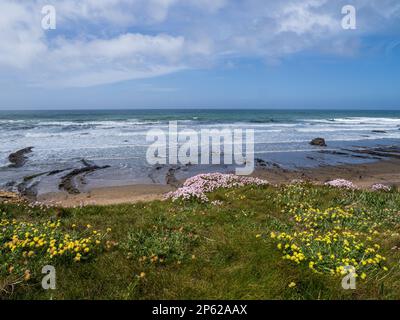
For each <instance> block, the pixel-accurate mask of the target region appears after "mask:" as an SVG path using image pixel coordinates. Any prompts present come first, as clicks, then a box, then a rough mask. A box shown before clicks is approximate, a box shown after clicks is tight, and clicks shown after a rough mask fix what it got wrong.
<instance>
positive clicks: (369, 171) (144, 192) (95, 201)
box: [37, 159, 400, 207]
mask: <svg viewBox="0 0 400 320" xmlns="http://www.w3.org/2000/svg"><path fill="white" fill-rule="evenodd" d="M253 176H256V177H259V178H262V179H266V180H268V181H269V182H271V183H273V184H278V185H279V184H285V183H289V182H290V181H292V180H293V179H302V180H305V181H310V182H313V183H317V184H322V183H324V182H326V181H329V180H332V179H337V178H342V179H347V180H350V181H353V182H354V183H355V184H356V185H357V186H359V187H361V188H368V187H370V186H371V185H373V184H375V183H382V184H386V185H394V186H400V160H399V159H394V160H387V161H379V162H374V163H367V164H357V165H340V166H324V167H318V168H312V169H301V170H296V171H290V170H285V169H281V168H258V169H256V170H255V172H254V174H253ZM172 190H174V188H173V187H172V186H168V185H159V184H151V185H150V184H149V185H131V186H120V187H103V188H96V189H93V190H91V191H90V192H88V193H81V194H78V195H71V194H68V193H66V192H55V193H48V194H44V195H41V196H39V197H38V199H37V200H38V201H39V202H41V203H45V204H50V205H58V206H63V207H74V206H86V205H111V204H121V203H135V202H139V201H151V200H159V199H162V198H163V195H164V194H165V193H167V192H169V191H172Z"/></svg>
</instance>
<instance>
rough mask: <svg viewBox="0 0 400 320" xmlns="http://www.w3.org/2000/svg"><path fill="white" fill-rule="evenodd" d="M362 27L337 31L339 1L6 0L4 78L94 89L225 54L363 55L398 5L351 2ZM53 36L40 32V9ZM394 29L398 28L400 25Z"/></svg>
mask: <svg viewBox="0 0 400 320" xmlns="http://www.w3.org/2000/svg"><path fill="white" fill-rule="evenodd" d="M353 2H354V5H355V6H356V8H358V9H359V12H358V13H359V15H361V16H359V21H360V24H361V28H359V30H357V32H353V33H349V32H346V31H344V30H342V29H341V28H340V19H341V14H340V11H341V7H342V5H344V4H347V3H345V2H344V1H342V0H337V1H327V0H303V1H299V0H282V1H265V0H246V1H228V0H103V1H100V0H57V1H55V0H31V1H23V0H14V1H12V0H2V1H1V3H0V13H1V18H0V43H1V45H0V74H1V73H3V74H10V72H12V73H13V74H15V75H16V77H17V78H18V77H19V79H20V81H21V82H22V81H26V82H27V83H30V84H33V85H46V86H47V85H49V84H52V85H57V86H93V85H99V84H105V83H113V82H117V81H123V80H129V79H139V78H148V77H154V76H159V75H163V74H168V73H171V72H176V71H179V70H183V69H187V68H201V67H205V66H209V65H213V64H215V63H218V61H219V59H227V57H228V58H229V57H256V58H261V59H264V60H267V61H279V59H281V58H282V57H285V56H287V55H291V54H294V53H297V52H301V51H303V50H308V49H312V50H317V51H320V52H330V53H335V54H339V55H348V54H352V53H354V52H356V51H357V48H358V44H359V43H360V41H361V38H362V36H363V35H365V34H367V35H368V34H373V33H374V32H378V31H379V29H382V28H385V26H388V25H392V24H393V21H397V20H398V18H399V14H400V5H399V3H398V1H396V0H380V1H378V0H355V1H353ZM45 4H53V5H55V7H56V10H57V19H58V20H57V22H58V29H57V31H55V32H54V31H44V30H42V29H41V21H40V20H41V15H40V11H41V7H42V6H43V5H45ZM397 22H398V21H397Z"/></svg>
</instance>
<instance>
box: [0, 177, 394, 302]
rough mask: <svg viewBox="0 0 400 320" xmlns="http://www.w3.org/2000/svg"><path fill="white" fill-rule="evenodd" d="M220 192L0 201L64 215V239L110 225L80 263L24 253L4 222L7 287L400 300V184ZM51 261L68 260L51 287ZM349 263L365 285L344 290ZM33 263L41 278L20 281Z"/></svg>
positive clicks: (19, 218) (23, 216)
mask: <svg viewBox="0 0 400 320" xmlns="http://www.w3.org/2000/svg"><path fill="white" fill-rule="evenodd" d="M209 198H210V200H211V202H210V203H203V204H201V203H197V202H180V201H178V202H171V201H154V202H149V203H137V204H134V205H114V206H105V207H100V206H89V207H83V208H71V209H41V208H30V207H28V206H24V205H10V204H8V205H6V204H0V212H2V215H3V216H2V219H3V224H4V223H5V222H4V221H13V219H15V223H16V224H17V225H22V226H24V227H25V226H26V223H30V224H31V225H30V227H31V228H36V227H38V228H39V227H40V228H45V226H46V223H47V224H50V225H51V223H54V224H55V225H51V227H55V228H56V229H57V230H56V231H55V233H54V236H55V237H56V238H57V241H60V239H64V237H65V235H66V234H70V237H71V238H74V240H76V239H80V240H82V239H85V238H87V237H89V233H90V232H92V231H93V230H97V232H98V233H100V236H97V235H95V236H96V237H99V239H98V242H97V243H95V244H96V246H95V247H93V248H92V247H90V250H89V252H88V256H87V257H86V256H85V255H84V254H82V258H81V259H78V260H80V261H75V259H74V258H75V255H72V254H71V252H66V253H64V255H65V257H61V256H60V257H59V258H57V254H56V257H50V256H51V253H48V252H47V249H46V250H44V251H40V250H39V251H35V253H34V254H31V256H27V255H28V254H29V251H28V253H25V254H24V253H23V252H24V250H25V249H21V250H20V255H18V258H16V256H15V253H14V252H11V249H10V241H12V235H13V234H15V233H13V232H14V231H12V232H11V233H8V234H6V233H5V232H4V229H3V234H2V235H1V237H0V246H1V249H0V251H1V252H0V253H1V256H0V265H1V269H0V297H1V298H6V299H50V298H52V299H400V281H399V279H400V266H399V260H400V250H399V249H397V246H399V247H400V193H399V192H398V191H396V190H392V191H391V192H371V191H360V190H343V189H335V188H330V187H319V186H313V185H304V184H301V185H291V186H286V187H279V188H276V187H272V186H258V187H254V186H246V187H243V188H240V189H228V190H226V189H225V190H218V191H216V192H213V193H212V194H210V195H209ZM216 200H218V201H216ZM215 201H216V202H215ZM212 203H214V204H212ZM49 221H50V222H49ZM58 221H59V224H58ZM87 225H89V226H90V228H89V229H90V230H91V231H87V229H88V228H87ZM4 227H5V226H4V225H3V226H2V228H4ZM110 229H111V230H110ZM13 230H14V229H13ZM107 230H108V231H107ZM8 232H9V231H8ZM18 232H19V231H18ZM18 232H17V233H18ZM49 232H50V234H49V235H48V237H50V239H51V237H52V235H51V232H52V231H49ZM25 233H26V232H24V234H25ZM41 233H46V232H45V231H41ZM18 234H19V239H22V238H23V237H24V234H22V233H21V232H19V233H18ZM335 238H336V239H337V240H336V241H335ZM93 239H94V238H93ZM96 239H97V238H96ZM330 242H332V243H330ZM57 244H58V242H57ZM95 244H93V246H94V245H95ZM293 244H294V247H293ZM65 245H66V246H67V248H68V243H65ZM14 250H16V249H14ZM371 250H374V251H371ZM25 251H26V250H25ZM32 251H33V250H32ZM366 251H367V252H366ZM53 253H54V252H53ZM89 253H90V255H89ZM377 255H378V258H377ZM293 256H295V258H293ZM21 257H22V258H21ZM321 257H322V258H321ZM30 259H36V260H34V261H35V263H31V262H30ZM343 259H344V262H343ZM368 259H370V260H368ZM310 262H313V263H311V266H310ZM40 263H50V264H53V265H54V266H55V267H56V270H57V289H56V290H48V291H46V290H43V289H42V288H41V277H42V276H43V275H41V265H40ZM342 263H343V264H350V265H355V266H356V269H357V274H358V275H359V276H358V278H357V289H356V290H344V289H343V288H342V286H341V281H342V277H343V275H342V274H341V273H342V271H343V270H341V269H340V265H342ZM364 263H365V264H364ZM11 264H12V267H13V268H12V270H11V271H12V272H10V266H11ZM27 268H29V272H30V276H29V277H26V278H27V279H23V280H22V281H18V283H17V281H15V279H16V278H18V277H21V276H22V277H24V276H25V272H26V269H27ZM337 268H339V269H337ZM13 275H14V276H13ZM13 284H14V285H13Z"/></svg>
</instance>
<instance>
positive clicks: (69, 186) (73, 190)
mask: <svg viewBox="0 0 400 320" xmlns="http://www.w3.org/2000/svg"><path fill="white" fill-rule="evenodd" d="M81 162H82V163H83V164H84V165H85V167H83V168H79V169H75V170H72V171H71V172H70V173H68V174H67V175H65V176H63V177H62V178H61V182H60V184H59V185H58V187H59V189H60V190H65V191H67V192H68V193H69V194H79V193H80V191H79V189H78V188H77V187H76V186H75V183H74V180H75V178H76V177H78V176H80V175H81V174H89V173H91V172H94V171H97V170H101V169H107V168H109V167H110V166H102V167H100V166H97V165H93V164H92V163H91V162H89V161H87V160H85V159H82V160H81Z"/></svg>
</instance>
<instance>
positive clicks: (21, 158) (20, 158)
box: [8, 147, 33, 168]
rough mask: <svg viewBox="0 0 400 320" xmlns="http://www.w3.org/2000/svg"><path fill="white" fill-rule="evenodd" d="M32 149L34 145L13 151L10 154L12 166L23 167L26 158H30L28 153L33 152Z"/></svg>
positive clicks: (9, 159) (9, 158)
mask: <svg viewBox="0 0 400 320" xmlns="http://www.w3.org/2000/svg"><path fill="white" fill-rule="evenodd" d="M32 149H33V147H28V148H24V149H21V150H18V151H16V152H14V153H11V154H10V155H9V156H8V161H10V162H11V165H10V167H12V168H20V167H22V166H23V165H24V164H25V162H26V160H27V159H28V157H27V156H26V155H27V154H29V153H31V152H32Z"/></svg>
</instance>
